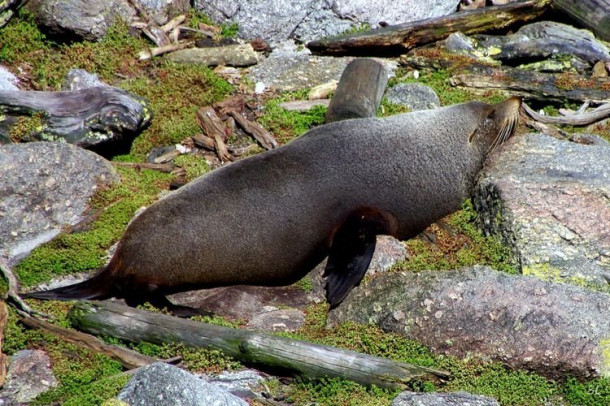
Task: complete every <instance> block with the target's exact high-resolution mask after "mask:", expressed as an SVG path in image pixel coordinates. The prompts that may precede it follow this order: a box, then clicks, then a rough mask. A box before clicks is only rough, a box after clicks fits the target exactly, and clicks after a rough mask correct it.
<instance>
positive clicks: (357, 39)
mask: <svg viewBox="0 0 610 406" xmlns="http://www.w3.org/2000/svg"><path fill="white" fill-rule="evenodd" d="M550 3H551V0H528V1H521V2H516V3H510V4H507V5H503V6H495V7H485V8H481V9H476V10H469V11H464V12H460V13H455V14H451V15H449V16H446V17H440V18H431V19H427V20H422V21H416V22H412V23H405V24H398V25H394V26H389V27H385V28H380V29H377V30H373V31H368V32H365V33H359V34H353V35H346V36H341V37H332V38H329V39H322V40H317V41H311V42H309V43H308V44H307V45H306V46H307V48H309V49H310V50H311V51H312V52H313V53H316V54H325V55H387V54H401V53H404V52H406V51H408V50H409V49H411V48H414V47H416V46H419V45H424V44H428V43H431V42H435V41H438V40H441V39H443V38H446V37H447V36H449V34H451V33H454V32H458V31H460V32H463V33H464V34H474V33H479V32H484V31H487V30H490V29H494V30H495V29H502V28H505V27H509V26H511V25H512V24H514V23H516V22H520V21H529V20H532V19H534V18H536V17H538V16H539V15H541V14H542V13H543V12H544V11H545V10H546V9H547V7H548V6H549V5H550Z"/></svg>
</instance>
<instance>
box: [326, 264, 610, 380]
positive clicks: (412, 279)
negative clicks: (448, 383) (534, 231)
mask: <svg viewBox="0 0 610 406" xmlns="http://www.w3.org/2000/svg"><path fill="white" fill-rule="evenodd" d="M609 311H610V295H608V294H605V293H599V292H592V291H589V290H587V289H583V288H580V287H577V286H572V285H568V284H563V283H552V282H545V281H542V280H540V279H537V278H534V277H528V276H521V275H508V274H505V273H500V272H496V271H494V270H492V269H490V268H488V267H481V266H475V267H472V268H464V269H460V270H456V271H425V272H420V273H404V272H402V273H393V274H385V275H379V276H377V277H376V278H373V279H372V280H371V281H370V282H369V283H368V285H366V286H359V287H356V288H354V290H353V291H352V292H351V293H350V295H349V296H348V297H347V299H346V300H345V301H344V303H343V304H341V305H340V306H339V307H337V308H336V309H334V310H332V311H331V312H330V314H329V317H328V321H329V324H331V325H334V324H337V323H342V322H346V321H352V322H356V323H364V324H376V325H378V326H379V327H380V328H382V329H383V330H384V331H391V332H394V333H397V334H402V335H404V336H405V337H408V338H411V339H415V340H417V341H419V342H421V343H422V344H424V345H426V346H428V347H430V348H431V349H432V350H433V351H435V352H436V353H441V354H450V355H456V356H461V357H467V356H473V355H475V356H476V355H478V356H482V357H484V358H488V359H494V360H497V361H500V362H503V363H505V364H506V365H508V366H509V367H510V368H515V369H524V370H533V371H536V372H538V373H540V374H542V375H544V376H547V377H549V378H551V379H558V378H566V377H568V376H571V377H576V378H590V377H598V376H604V377H608V376H610V360H609V359H608V358H607V355H605V354H607V348H608V345H609V344H608V337H610V318H608V317H607V316H608V314H609V313H608V312H609Z"/></svg>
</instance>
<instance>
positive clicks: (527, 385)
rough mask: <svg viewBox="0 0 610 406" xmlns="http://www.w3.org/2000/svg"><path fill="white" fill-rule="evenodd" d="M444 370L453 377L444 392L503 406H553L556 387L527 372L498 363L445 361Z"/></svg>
mask: <svg viewBox="0 0 610 406" xmlns="http://www.w3.org/2000/svg"><path fill="white" fill-rule="evenodd" d="M441 364H445V365H444V368H445V369H447V370H448V371H450V372H451V373H452V375H453V378H452V380H451V381H450V382H449V383H448V384H447V387H446V388H444V390H445V391H458V390H462V391H466V392H470V393H474V394H479V395H485V396H491V397H493V398H495V399H497V400H498V401H499V402H500V404H501V405H503V406H512V405H515V406H526V405H544V404H548V403H551V404H556V403H555V401H556V400H557V399H558V385H557V384H556V383H555V382H553V381H549V380H547V379H545V378H544V377H541V376H540V375H536V374H534V373H530V372H524V371H509V370H508V369H506V368H505V367H504V366H502V365H500V364H499V363H479V362H476V361H474V362H471V363H463V362H456V361H455V360H453V359H450V358H447V359H446V360H445V362H443V363H441Z"/></svg>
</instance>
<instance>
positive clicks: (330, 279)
mask: <svg viewBox="0 0 610 406" xmlns="http://www.w3.org/2000/svg"><path fill="white" fill-rule="evenodd" d="M377 230H378V223H377V221H375V220H367V219H366V217H364V216H362V217H361V216H355V217H352V218H350V219H349V220H347V221H346V222H345V223H344V224H343V225H342V226H341V228H340V229H339V230H338V231H337V234H336V235H335V237H334V239H333V243H332V246H331V248H330V254H329V255H328V261H327V263H326V269H325V270H324V276H325V277H326V278H327V279H326V300H327V301H328V303H329V304H330V308H331V309H333V308H335V307H337V306H338V305H339V304H340V303H341V302H342V301H343V299H345V297H346V296H347V294H348V293H349V292H350V290H352V288H353V287H354V286H357V285H358V284H359V283H360V281H361V280H362V278H363V277H364V274H365V273H366V270H367V269H368V267H369V264H370V263H371V258H372V257H373V253H374V252H375V243H376V241H377V239H376V235H377Z"/></svg>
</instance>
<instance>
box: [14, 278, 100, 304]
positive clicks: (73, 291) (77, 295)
mask: <svg viewBox="0 0 610 406" xmlns="http://www.w3.org/2000/svg"><path fill="white" fill-rule="evenodd" d="M110 286H111V284H109V283H108V280H107V278H106V276H105V275H104V272H100V273H98V274H96V275H94V276H93V277H92V278H90V279H87V280H85V281H83V282H80V283H75V284H73V285H68V286H62V287H59V288H56V289H51V290H42V291H39V292H30V293H24V294H22V295H21V296H22V297H25V298H35V299H47V300H48V299H52V300H77V299H82V300H87V299H108V298H110V297H111V296H112V294H111V291H110Z"/></svg>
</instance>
